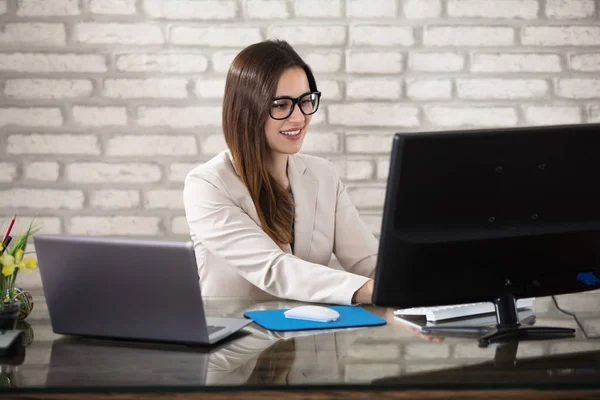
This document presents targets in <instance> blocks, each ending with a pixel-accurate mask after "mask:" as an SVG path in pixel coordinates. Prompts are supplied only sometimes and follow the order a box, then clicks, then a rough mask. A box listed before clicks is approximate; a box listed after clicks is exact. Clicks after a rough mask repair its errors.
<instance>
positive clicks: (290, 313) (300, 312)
mask: <svg viewBox="0 0 600 400" xmlns="http://www.w3.org/2000/svg"><path fill="white" fill-rule="evenodd" d="M283 315H285V317H286V318H293V319H304V320H308V321H318V322H330V321H335V320H337V319H338V318H339V316H340V314H339V313H338V312H337V311H335V310H334V309H331V308H329V307H323V306H298V307H293V308H290V309H289V310H287V311H284V312H283Z"/></svg>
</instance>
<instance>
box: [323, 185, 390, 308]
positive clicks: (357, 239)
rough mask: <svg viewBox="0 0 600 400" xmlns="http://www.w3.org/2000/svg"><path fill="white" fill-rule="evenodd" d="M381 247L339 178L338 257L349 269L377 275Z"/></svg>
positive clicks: (336, 239) (361, 273) (371, 275)
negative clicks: (376, 269) (376, 266)
mask: <svg viewBox="0 0 600 400" xmlns="http://www.w3.org/2000/svg"><path fill="white" fill-rule="evenodd" d="M378 250H379V242H378V241H377V239H376V238H375V235H373V232H371V230H370V229H369V228H368V227H367V226H366V224H365V223H364V222H363V220H362V219H361V218H360V215H359V214H358V210H357V209H356V207H355V206H354V204H353V203H352V201H351V200H350V196H349V195H348V192H347V191H346V187H345V186H344V184H343V183H342V181H341V180H339V179H338V190H337V202H336V209H335V235H334V243H333V252H334V254H335V256H336V258H337V259H338V260H339V262H340V264H341V265H342V267H344V269H346V270H347V271H350V272H352V273H355V274H358V275H362V276H367V277H369V278H373V277H374V275H375V265H376V263H377V252H378ZM365 289H368V288H365ZM369 302H370V301H369Z"/></svg>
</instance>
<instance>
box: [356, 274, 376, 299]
mask: <svg viewBox="0 0 600 400" xmlns="http://www.w3.org/2000/svg"><path fill="white" fill-rule="evenodd" d="M373 284H374V281H373V279H369V280H368V281H367V283H365V284H364V285H362V286H361V287H360V288H359V289H358V290H357V291H356V292H354V295H353V296H352V304H357V303H358V304H371V302H372V301H373V300H372V298H373Z"/></svg>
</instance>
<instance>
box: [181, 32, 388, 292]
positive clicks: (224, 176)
mask: <svg viewBox="0 0 600 400" xmlns="http://www.w3.org/2000/svg"><path fill="white" fill-rule="evenodd" d="M319 100H320V92H318V91H317V84H316V82H315V78H314V76H313V74H312V72H311V70H310V68H309V67H308V65H306V63H305V62H304V61H303V60H302V59H301V58H300V56H298V54H297V53H296V52H295V51H294V50H293V49H292V47H291V46H290V45H289V44H287V43H286V42H284V41H265V42H261V43H256V44H253V45H251V46H249V47H247V48H246V49H244V50H242V51H241V52H240V53H239V54H238V55H237V56H236V58H235V59H234V60H233V62H232V65H231V67H230V69H229V72H228V74H227V80H226V83H225V95H224V99H223V131H224V134H225V141H226V143H227V147H228V150H227V151H224V152H222V153H221V154H219V155H217V156H216V157H214V158H213V159H212V160H210V161H208V162H206V163H205V164H203V165H201V166H199V167H197V168H195V169H194V170H192V171H191V172H190V173H189V174H188V176H187V177H186V180H185V188H184V193H183V197H184V204H185V212H186V218H187V221H188V224H189V226H190V231H191V237H192V240H193V242H194V247H195V251H196V260H197V263H198V271H199V275H200V283H201V288H202V293H203V295H204V296H255V297H259V298H260V297H262V298H264V296H265V295H267V294H269V295H272V296H276V297H280V298H286V299H293V300H300V301H308V302H323V303H333V304H353V303H370V302H371V296H372V290H373V280H372V279H371V278H372V277H373V274H374V270H375V262H376V258H377V249H378V242H377V240H376V239H375V237H374V236H373V234H372V233H371V232H370V231H369V229H368V228H367V227H366V226H365V225H364V223H363V222H362V220H361V219H360V217H359V215H358V212H357V210H356V208H355V207H354V205H353V204H352V203H351V201H350V197H349V196H348V193H347V192H346V189H345V188H344V185H343V184H342V182H341V181H340V180H339V178H338V177H337V176H336V174H335V172H334V170H333V168H332V166H331V165H330V164H329V163H328V162H327V161H326V160H323V159H320V158H317V157H312V156H308V155H301V154H297V153H298V152H299V150H300V148H301V146H302V141H303V139H304V136H305V135H306V133H307V130H308V127H309V125H310V121H311V118H312V114H314V113H315V112H316V111H317V110H318V107H319ZM332 253H334V254H335V255H336V257H337V259H338V260H339V261H340V264H341V265H342V267H343V268H344V270H339V269H334V268H331V267H329V266H327V264H328V263H329V261H330V259H331V254H332Z"/></svg>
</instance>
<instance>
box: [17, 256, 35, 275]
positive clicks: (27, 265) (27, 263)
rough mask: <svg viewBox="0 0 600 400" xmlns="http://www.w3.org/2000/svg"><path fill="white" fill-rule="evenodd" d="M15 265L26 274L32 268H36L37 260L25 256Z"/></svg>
mask: <svg viewBox="0 0 600 400" xmlns="http://www.w3.org/2000/svg"><path fill="white" fill-rule="evenodd" d="M17 267H19V270H21V271H23V272H25V273H27V274H28V273H30V272H31V270H34V269H36V268H37V262H36V261H35V259H34V258H32V257H27V258H26V259H25V260H23V261H21V262H20V263H19V264H18V265H17Z"/></svg>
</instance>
